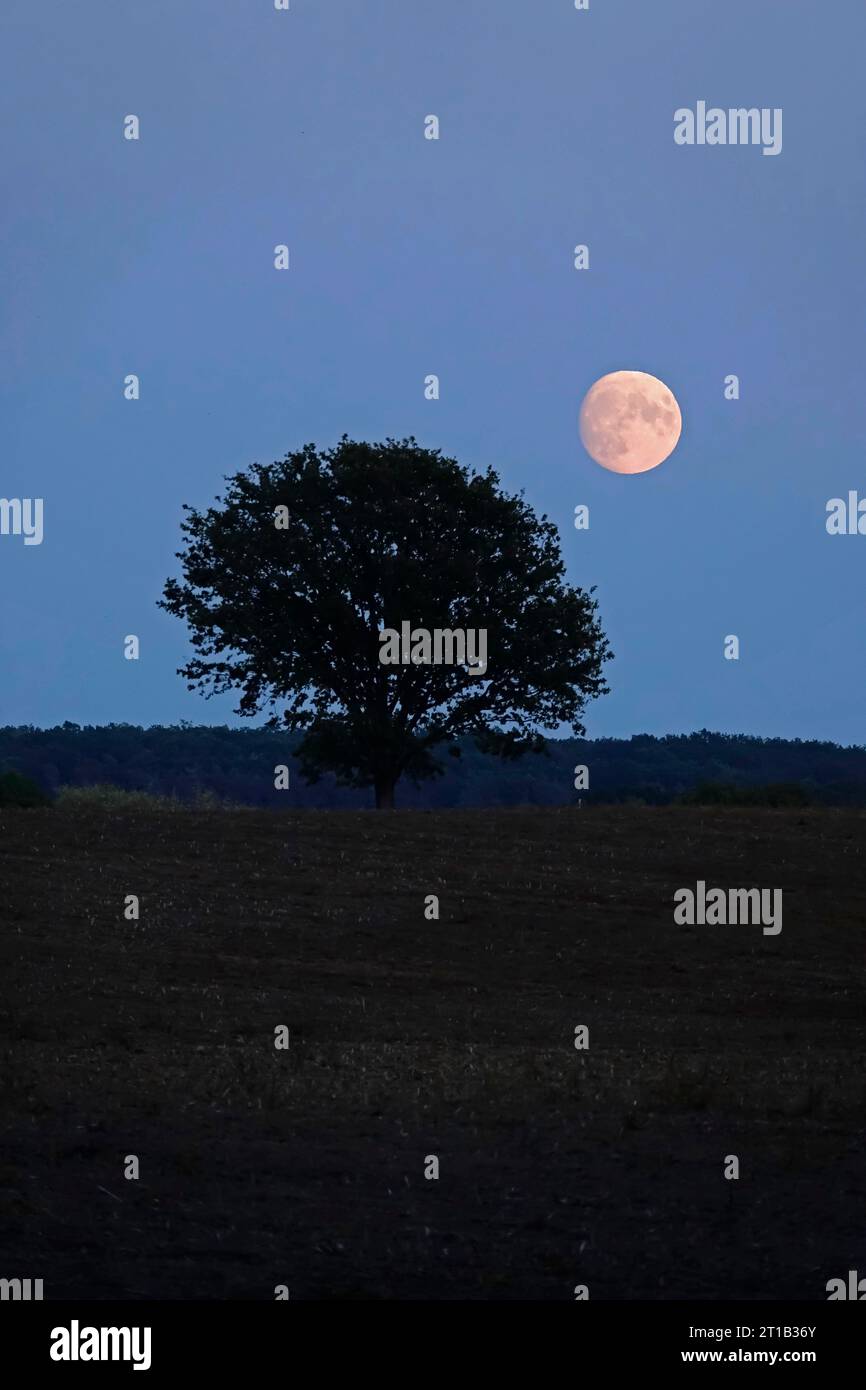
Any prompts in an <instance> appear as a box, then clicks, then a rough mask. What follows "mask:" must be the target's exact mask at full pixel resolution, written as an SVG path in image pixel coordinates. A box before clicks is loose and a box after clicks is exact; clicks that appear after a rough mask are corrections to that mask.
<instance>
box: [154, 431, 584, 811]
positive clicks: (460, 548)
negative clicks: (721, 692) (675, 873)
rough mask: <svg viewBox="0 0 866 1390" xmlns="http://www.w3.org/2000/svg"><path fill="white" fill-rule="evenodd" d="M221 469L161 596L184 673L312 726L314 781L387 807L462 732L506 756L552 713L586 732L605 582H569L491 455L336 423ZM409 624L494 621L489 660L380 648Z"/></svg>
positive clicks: (301, 751)
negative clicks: (476, 459)
mask: <svg viewBox="0 0 866 1390" xmlns="http://www.w3.org/2000/svg"><path fill="white" fill-rule="evenodd" d="M227 483H228V487H227V489H226V492H225V496H224V497H219V498H217V499H216V504H215V505H214V506H212V507H210V508H209V509H208V510H207V511H204V512H201V511H198V510H196V509H195V508H193V507H189V506H187V507H185V508H184V511H185V512H186V517H185V519H184V521H183V523H182V528H181V529H182V532H183V535H184V543H183V547H182V549H181V550H180V551H179V552H178V559H179V560H180V562H181V569H182V578H180V579H177V578H172V579H169V580H168V581H167V582H166V585H165V589H164V594H163V598H162V600H161V603H160V607H162V608H164V609H165V610H166V611H168V612H170V613H173V614H174V615H176V616H177V617H180V618H183V619H185V621H186V623H187V624H188V627H189V630H190V636H191V642H192V646H193V650H194V652H195V655H194V656H193V658H192V659H191V660H190V661H189V662H188V663H187V665H186V666H184V667H182V668H181V671H180V674H181V675H183V676H185V677H186V679H187V682H188V687H189V688H190V689H198V690H199V691H201V692H202V693H204V694H205V695H212V694H217V693H223V692H226V691H232V690H234V691H239V692H240V699H239V704H238V706H237V712H238V713H239V714H242V715H248V716H253V715H256V714H259V713H261V712H266V713H267V714H268V715H269V723H270V724H271V726H272V727H280V728H286V729H289V730H293V731H303V737H302V739H301V741H300V744H299V746H298V749H297V756H298V758H299V761H300V765H301V770H302V772H303V775H304V776H305V778H306V779H307V780H308V781H311V782H312V781H315V780H317V779H318V777H319V776H320V775H321V773H322V772H323V771H330V772H333V773H334V774H335V776H336V778H337V781H338V782H339V783H341V784H343V785H347V786H371V785H372V786H373V787H374V788H375V792H376V804H377V805H378V806H390V805H392V804H393V792H394V786H395V784H396V782H397V781H398V779H399V778H400V777H402V776H406V777H408V778H409V779H410V780H412V781H413V782H417V781H419V780H420V779H422V778H426V777H429V776H433V775H435V774H436V773H437V772H439V771H441V768H442V764H441V762H439V761H437V758H436V756H435V750H437V749H438V748H444V747H447V748H448V749H449V751H452V752H459V743H458V740H459V739H460V738H461V736H466V735H469V736H471V738H472V739H473V740H474V742H475V744H476V746H477V747H478V748H480V749H482V750H483V751H485V752H489V753H496V754H498V755H499V756H501V757H505V758H512V757H517V756H519V755H520V754H521V753H523V752H526V751H527V750H529V749H538V748H539V747H541V746H542V745H543V742H544V739H543V734H542V732H541V731H542V730H545V729H547V730H554V729H557V728H559V727H560V726H561V725H562V724H570V725H571V729H572V732H573V734H575V735H581V734H583V733H584V732H585V730H584V726H583V724H582V722H581V714H582V712H583V709H584V707H585V704H586V702H587V701H588V700H590V699H592V698H594V697H596V696H598V695H601V694H603V693H606V691H607V685H606V683H605V679H604V675H603V666H604V663H605V662H606V661H607V660H608V659H609V658H610V656H611V653H610V650H609V647H608V645H607V641H606V638H605V636H604V634H603V632H602V629H601V626H600V623H599V619H598V611H597V602H596V600H595V599H594V598H593V596H592V595H593V592H594V591H593V590H592V589H590V590H589V591H586V590H583V589H580V588H576V587H573V586H571V585H568V584H567V583H565V581H564V578H563V576H564V569H565V567H564V564H563V560H562V556H561V553H560V548H559V539H558V533H557V530H556V527H555V526H554V525H553V524H552V523H551V522H550V521H548V519H547V518H546V517H541V518H538V517H537V516H536V515H535V513H534V512H533V510H532V508H531V507H530V506H529V504H528V503H527V502H526V501H525V499H524V497H523V495H522V494H520V495H509V494H507V493H506V492H504V491H503V490H502V488H501V487H500V482H499V477H498V475H497V474H496V472H495V471H494V470H493V469H492V468H488V469H487V470H486V472H484V473H473V472H470V471H469V470H468V469H466V468H465V467H462V466H461V465H460V464H458V463H457V462H456V460H454V459H451V458H446V457H443V455H442V454H441V453H440V452H439V451H438V450H432V449H426V448H422V447H421V446H420V445H418V444H417V443H416V441H415V440H414V439H413V438H409V439H404V440H399V441H398V440H393V439H388V440H386V441H385V442H384V443H379V444H369V443H363V442H358V441H354V440H351V439H349V438H348V437H346V436H344V437H343V438H342V439H341V440H340V442H339V443H338V444H337V446H336V447H335V448H333V449H329V450H319V449H317V448H316V446H315V445H313V444H308V445H306V446H304V447H303V448H301V449H298V450H297V451H295V452H293V453H289V454H287V455H286V457H285V458H284V459H282V460H281V461H278V462H275V463H272V464H267V465H261V464H254V465H253V466H252V467H250V468H249V469H248V470H247V471H246V472H241V473H237V474H236V475H234V476H233V477H231V478H229V479H227ZM404 625H409V628H410V629H411V630H412V631H413V632H414V631H416V630H423V631H426V632H428V633H433V632H437V631H438V632H447V633H454V632H463V633H466V632H476V633H478V632H483V633H484V634H485V638H486V652H487V660H486V667H485V668H484V669H482V668H481V666H480V665H479V666H477V667H475V668H473V667H471V666H470V665H468V664H467V663H466V662H465V661H454V662H450V663H449V662H448V661H443V662H440V663H439V664H433V663H432V662H431V660H430V658H429V656H426V655H425V654H424V650H423V648H424V644H423V643H419V644H418V646H417V648H416V649H413V653H412V654H411V655H410V654H405V655H404V656H403V657H402V659H401V660H400V662H399V663H398V664H393V665H387V664H384V663H383V661H382V659H381V656H382V652H383V643H382V640H381V634H382V633H383V630H392V631H396V632H400V631H401V630H402V629H403V626H404Z"/></svg>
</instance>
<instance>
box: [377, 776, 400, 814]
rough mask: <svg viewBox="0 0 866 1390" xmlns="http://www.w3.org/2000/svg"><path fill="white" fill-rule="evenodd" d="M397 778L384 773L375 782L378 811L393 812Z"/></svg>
mask: <svg viewBox="0 0 866 1390" xmlns="http://www.w3.org/2000/svg"><path fill="white" fill-rule="evenodd" d="M395 780H396V779H395V778H394V777H392V776H390V774H388V773H382V774H381V775H380V776H378V777H377V778H376V780H375V788H376V810H377V811H393V809H394V783H395Z"/></svg>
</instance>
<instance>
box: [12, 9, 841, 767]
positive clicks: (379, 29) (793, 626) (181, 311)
mask: <svg viewBox="0 0 866 1390" xmlns="http://www.w3.org/2000/svg"><path fill="white" fill-rule="evenodd" d="M864 45H866V8H864V6H863V4H862V0H835V3H833V4H829V3H817V0H761V3H756V0H728V3H726V4H718V3H709V2H708V0H703V3H698V0H591V5H590V9H589V11H588V12H578V11H576V10H575V8H574V4H573V0H428V2H427V3H425V0H291V8H290V10H289V12H288V13H282V12H277V11H275V9H274V6H273V0H78V2H77V3H76V4H74V5H73V4H58V3H50V4H49V3H42V2H41V0H4V3H3V6H2V19H0V55H2V56H0V69H2V70H0V110H2V119H0V141H2V168H3V174H4V179H3V184H4V188H3V193H4V196H3V199H2V212H0V219H2V220H0V229H2V231H0V241H2V256H3V267H4V272H5V273H4V277H3V290H4V292H3V296H2V323H0V330H2V363H3V370H2V373H0V496H5V497H8V498H11V497H42V498H44V501H45V538H44V541H43V544H42V545H41V546H30V547H25V546H24V545H23V541H22V538H21V537H15V536H9V535H6V536H0V670H2V682H0V724H6V723H34V724H51V723H55V722H61V721H62V720H64V719H71V720H74V721H77V722H81V723H102V722H108V721H131V722H136V723H152V722H154V723H155V722H173V721H176V720H178V719H181V718H186V719H192V720H194V721H197V722H219V723H222V722H226V721H228V722H232V720H231V714H230V711H231V708H232V704H233V701H232V700H231V699H229V698H223V699H221V700H213V701H210V702H206V701H204V700H203V699H202V698H201V697H200V696H196V695H192V694H188V693H187V692H186V690H185V687H184V684H183V682H182V681H181V680H180V678H179V677H178V676H177V675H176V674H175V670H176V667H177V666H178V664H179V663H180V662H181V661H183V660H184V659H185V657H186V654H187V650H188V649H187V645H186V640H185V635H184V630H183V627H182V625H181V624H180V623H179V622H178V621H177V620H176V619H173V618H171V617H169V616H168V615H167V614H164V613H161V612H160V611H158V610H157V608H156V607H155V602H156V600H157V598H158V597H159V594H160V591H161V588H162V584H163V581H164V579H165V577H166V576H167V575H168V574H169V573H173V572H175V569H176V561H175V560H174V552H175V551H176V549H177V548H178V544H179V530H178V525H179V521H180V517H181V504H182V503H183V502H190V503H193V504H196V505H202V506H203V505H206V504H208V503H209V501H210V500H211V499H212V498H213V496H214V495H215V494H216V493H217V492H219V491H220V490H221V479H222V477H223V475H224V474H226V473H228V472H234V471H236V470H238V469H240V468H243V467H246V466H247V465H248V464H249V463H251V462H253V461H255V460H258V461H260V462H268V461H270V460H272V459H274V458H278V457H281V456H282V455H283V454H284V453H285V452H286V451H287V450H289V449H291V448H294V447H296V446H298V445H300V444H302V443H304V442H306V441H309V440H313V441H315V442H317V443H319V444H322V445H327V444H331V443H334V442H335V441H336V440H337V438H338V437H339V436H340V435H341V434H342V433H343V432H344V431H345V432H347V433H349V434H350V435H353V436H354V437H356V438H371V439H379V438H383V437H384V436H386V435H394V436H402V435H404V434H415V435H416V436H417V438H418V439H419V440H420V441H421V442H422V443H424V444H426V445H430V446H435V447H439V448H441V449H442V450H443V451H444V452H445V453H449V454H453V455H455V456H456V457H457V458H459V459H460V460H461V462H464V463H467V464H471V465H474V466H486V465H487V464H488V463H492V464H494V465H495V466H496V468H497V469H498V470H499V471H500V474H501V477H502V480H503V483H504V485H505V486H506V487H507V488H509V489H510V490H518V489H521V488H523V489H525V491H526V495H527V497H528V499H529V500H530V502H531V503H532V504H533V506H535V508H536V509H537V510H538V511H544V512H546V513H547V514H548V515H549V516H550V517H551V518H552V519H553V520H554V521H555V522H556V523H557V524H558V525H559V527H560V531H561V535H562V540H563V547H564V553H565V556H566V558H567V563H568V572H569V577H570V579H572V580H573V581H574V582H577V583H580V584H582V585H585V586H588V585H590V584H595V585H597V586H598V587H597V592H598V598H599V600H600V604H601V615H602V619H603V622H604V624H605V627H606V630H607V632H608V635H609V638H610V641H611V645H612V647H613V649H614V651H615V652H616V660H615V661H614V662H613V663H612V664H611V666H610V668H609V678H610V683H611V685H612V694H611V695H610V696H608V697H607V698H606V699H604V700H601V701H598V702H596V703H595V704H594V705H591V706H590V707H589V711H588V718H587V728H588V732H589V733H590V734H591V735H594V736H600V735H620V734H630V733H635V732H651V733H665V732H682V731H688V730H691V729H695V728H701V727H708V728H712V729H720V730H729V731H744V732H748V733H758V734H764V735H783V736H801V737H818V738H830V739H834V740H837V741H840V742H864V741H866V732H864V730H866V717H864V698H863V690H864V683H866V682H864V677H866V608H864V584H863V574H864V562H866V536H842V537H840V536H834V537H831V536H828V534H827V532H826V530H825V508H826V503H827V500H828V499H829V498H831V497H834V496H847V493H848V490H849V489H852V488H853V489H859V490H860V492H861V494H862V495H866V469H864V434H866V391H864V389H863V387H864V363H863V335H864V323H866V292H864V257H866V249H864V248H866V237H864V225H866V224H864V154H863V142H864V138H866V84H864V81H863V54H864ZM699 100H705V101H706V102H707V103H708V104H709V105H711V106H712V105H718V106H722V107H725V108H727V107H733V106H758V107H782V108H783V112H784V118H783V149H782V153H781V154H779V155H778V156H777V157H774V158H773V157H765V156H763V155H762V153H761V151H760V149H759V148H757V147H736V146H733V147H717V148H710V147H703V148H700V147H691V148H689V147H679V146H677V145H675V143H674V140H673V129H674V121H673V113H674V110H675V109H676V108H677V107H681V106H691V107H692V108H694V107H695V105H696V103H697V102H698V101H699ZM130 113H134V114H136V115H138V116H139V118H140V121H141V139H140V140H139V141H138V142H137V143H135V142H131V141H126V140H124V139H123V133H122V132H123V120H124V117H125V116H126V115H127V114H130ZM431 113H433V114H436V115H437V116H438V117H439V120H440V122H441V138H440V140H439V141H438V142H433V141H427V140H425V139H424V138H423V128H424V117H425V116H426V115H428V114H431ZM280 242H285V243H287V244H288V245H289V247H290V250H291V269H290V270H289V271H288V272H285V273H279V272H277V271H275V270H274V268H273V248H274V246H275V245H276V244H277V243H280ZM577 243H587V244H588V245H589V247H590V258H591V260H590V269H589V270H588V271H585V272H578V271H576V270H574V269H573V265H572V251H573V247H574V246H575V245H576V244H577ZM620 368H637V369H640V370H644V371H648V372H651V373H653V374H654V375H657V376H659V377H661V378H663V380H664V381H665V382H666V383H667V384H668V385H669V386H670V387H671V388H672V390H673V391H674V392H675V394H676V396H677V398H678V399H679V401H680V404H681V407H682V412H683V418H684V429H683V437H682V439H681V442H680V444H679V447H678V448H677V450H676V452H675V453H674V454H673V455H672V456H671V458H670V459H669V460H668V461H667V462H666V463H664V464H662V466H661V467H660V468H658V469H657V470H655V471H653V472H650V473H647V474H644V475H640V476H636V477H621V476H617V475H614V474H610V473H607V472H605V471H604V470H602V469H601V468H599V467H598V466H597V465H596V464H594V463H593V462H592V461H591V460H590V459H589V458H588V456H587V455H586V454H585V453H584V451H583V449H582V447H581V444H580V440H579V436H578V431H577V416H578V408H579V404H580V401H581V398H582V396H583V394H584V392H585V391H586V390H587V388H588V387H589V386H590V385H591V384H592V382H593V381H594V380H595V379H596V378H597V377H599V376H601V375H602V374H603V373H605V372H608V371H612V370H616V369H620ZM130 372H135V373H138V374H139V376H140V378H141V391H142V396H141V400H140V401H138V402H127V401H125V400H124V397H123V378H124V377H125V375H126V374H127V373H130ZM434 372H435V373H437V374H438V375H439V376H440V378H441V399H440V400H439V401H436V402H430V401H426V400H425V399H424V394H423V383H424V378H425V376H426V375H427V374H428V373H434ZM728 373H737V374H738V375H739V377H740V382H741V399H740V400H739V401H736V402H730V401H726V400H725V399H724V395H723V382H724V378H725V376H726V375H727V374H728ZM578 503H586V504H588V505H589V507H590V515H591V525H590V530H589V531H588V532H576V531H575V530H574V527H573V522H572V518H573V512H574V508H575V506H576V505H577V504H578ZM127 633H136V634H138V635H139V637H140V638H141V642H142V656H141V660H140V661H138V662H130V661H126V660H124V659H123V650H122V642H123V638H124V636H125V635H126V634H127ZM728 633H736V634H737V635H738V636H739V638H740V642H741V658H740V660H739V662H732V661H725V660H724V659H723V656H722V649H723V640H724V637H725V635H726V634H728ZM532 659H533V658H532V653H531V652H527V661H528V662H531V661H532Z"/></svg>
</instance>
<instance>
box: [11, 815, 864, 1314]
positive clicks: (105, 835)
mask: <svg viewBox="0 0 866 1390" xmlns="http://www.w3.org/2000/svg"><path fill="white" fill-rule="evenodd" d="M864 829H866V814H864V813H862V812H857V811H837V810H806V811H799V810H794V811H772V810H756V811H744V810H711V811H710V810H706V811H704V810H700V809H685V808H676V809H674V808H669V809H652V808H641V807H635V808H622V807H619V808H616V807H612V808H608V809H592V808H590V807H584V808H582V809H577V808H569V809H562V810H551V809H528V810H513V811H508V810H503V811H437V812H429V813H424V812H403V813H401V812H398V813H396V814H380V815H377V814H375V813H369V812H366V813H364V812H362V813H353V812H322V813H319V812H307V813H299V814H280V813H275V812H270V813H269V812H257V811H237V812H226V811H213V812H190V811H174V812H172V811H163V812H148V811H138V812H127V813H120V814H112V813H111V812H110V811H108V810H104V809H99V808H95V809H91V810H87V811H83V812H81V811H75V812H72V811H70V810H68V809H67V810H64V809H59V808H58V809H52V810H44V811H43V810H37V811H5V812H0V878H2V887H0V1091H2V1095H0V1114H2V1120H0V1134H2V1148H0V1187H2V1192H3V1197H2V1202H3V1218H4V1219H3V1223H2V1224H3V1228H4V1234H3V1236H2V1239H0V1263H2V1267H0V1277H4V1278H13V1277H21V1278H42V1279H43V1280H44V1283H45V1297H46V1298H47V1299H58V1298H69V1299H73V1298H74V1299H84V1298H97V1299H120V1298H131V1299H137V1298H141V1299H148V1298H170V1299H195V1298H206V1299H228V1298H251V1299H272V1298H273V1297H274V1289H275V1286H277V1285H281V1284H284V1285H287V1286H288V1288H289V1290H290V1294H291V1298H292V1299H309V1298H339V1299H346V1298H366V1299H369V1298H390V1299H393V1298H398V1299H399V1298H423V1299H454V1298H474V1299H503V1298H505V1299H519V1298H541V1299H565V1300H570V1299H572V1298H573V1297H574V1288H575V1285H577V1284H586V1285H587V1286H588V1288H589V1294H590V1297H591V1298H592V1299H604V1298H614V1299H628V1298H650V1299H662V1298H700V1299H735V1298H745V1299H789V1298H793V1299H825V1298H826V1292H825V1284H826V1282H827V1280H828V1279H830V1278H835V1277H845V1276H846V1274H847V1271H848V1270H849V1269H851V1268H854V1269H858V1270H859V1271H860V1272H861V1274H863V1273H866V1217H864V1213H866V1162H864V1157H866V1155H864V1144H863V1129H864V1117H866V1071H864V1065H863V1060H864V1053H866V1048H864V1044H866V989H864V974H866V964H864V963H866V862H864V851H863V845H864ZM697 879H704V880H706V882H707V884H708V885H709V886H721V887H725V888H727V887H751V886H758V887H767V888H781V889H782V890H783V893H784V919H783V929H782V932H781V934H780V935H778V936H765V935H764V934H763V932H762V930H761V927H760V926H759V925H739V926H702V927H699V926H695V927H681V926H677V925H675V923H674V920H673V894H674V892H675V890H676V889H677V888H680V887H692V888H693V887H694V885H695V882H696V880H697ZM128 894H136V895H138V896H139V898H140V901H141V919H140V921H138V922H134V921H127V920H125V918H124V900H125V898H126V896H127V895H128ZM428 894H437V895H438V896H439V899H440V920H439V921H428V920H426V919H425V915H424V902H425V897H426V895H428ZM281 1024H285V1025H286V1026H287V1027H288V1028H289V1029H290V1034H291V1044H290V1047H289V1049H288V1051H277V1050H276V1049H275V1047H274V1030H275V1028H276V1027H278V1026H279V1025H281ZM581 1024H585V1025H587V1026H588V1028H589V1041H590V1045H589V1049H588V1050H586V1051H577V1050H575V1046H574V1033H575V1028H576V1027H577V1026H578V1025H581ZM127 1155H136V1156H137V1157H138V1160H139V1163H140V1177H139V1179H138V1180H137V1181H129V1180H127V1179H126V1178H125V1177H124V1163H125V1158H126V1156H127ZM428 1155H436V1156H437V1157H438V1160H439V1165H440V1176H439V1179H438V1181H434V1180H427V1179H426V1178H425V1176H424V1171H425V1160H426V1158H427V1156H428ZM728 1155H736V1156H737V1157H738V1158H739V1164H740V1177H739V1180H738V1181H727V1180H725V1177H724V1169H725V1162H726V1157H727V1156H728Z"/></svg>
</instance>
